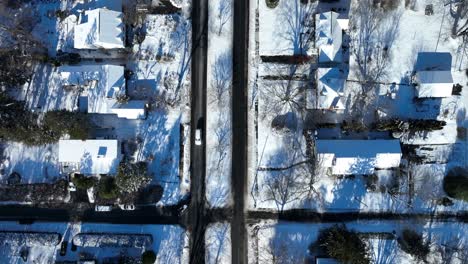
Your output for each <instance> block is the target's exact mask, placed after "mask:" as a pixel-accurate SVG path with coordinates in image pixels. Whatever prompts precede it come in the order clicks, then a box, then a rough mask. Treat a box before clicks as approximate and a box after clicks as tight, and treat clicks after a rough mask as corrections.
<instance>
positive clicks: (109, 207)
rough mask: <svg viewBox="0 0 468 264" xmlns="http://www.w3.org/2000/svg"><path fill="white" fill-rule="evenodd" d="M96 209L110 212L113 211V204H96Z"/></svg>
mask: <svg viewBox="0 0 468 264" xmlns="http://www.w3.org/2000/svg"><path fill="white" fill-rule="evenodd" d="M94 210H95V211H96V212H110V211H112V205H96V207H95V208H94Z"/></svg>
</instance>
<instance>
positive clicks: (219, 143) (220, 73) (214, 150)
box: [205, 0, 233, 207]
mask: <svg viewBox="0 0 468 264" xmlns="http://www.w3.org/2000/svg"><path fill="white" fill-rule="evenodd" d="M232 8H233V7H232V1H231V0H220V1H210V2H209V9H208V25H209V27H208V28H209V29H208V59H207V60H208V62H207V63H208V76H207V117H206V160H207V162H206V178H205V183H206V198H207V201H208V205H209V206H211V207H225V206H229V205H230V204H231V203H232V194H231V153H232V148H231V144H232V125H231V120H232V118H231V117H232V109H231V94H232V91H231V89H232V41H233V40H232V34H233V25H232V16H233V11H232Z"/></svg>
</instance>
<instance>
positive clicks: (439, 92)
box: [416, 71, 453, 97]
mask: <svg viewBox="0 0 468 264" xmlns="http://www.w3.org/2000/svg"><path fill="white" fill-rule="evenodd" d="M416 83H417V84H418V85H417V86H416V90H417V96H418V97H449V96H451V95H452V88H453V78H452V72H451V71H419V72H417V73H416Z"/></svg>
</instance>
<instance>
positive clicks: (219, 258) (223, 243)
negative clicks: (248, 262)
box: [205, 222, 232, 264]
mask: <svg viewBox="0 0 468 264" xmlns="http://www.w3.org/2000/svg"><path fill="white" fill-rule="evenodd" d="M231 260H232V258H231V225H230V224H229V223H224V222H222V223H214V224H210V225H209V226H208V228H207V229H206V232H205V262H206V263H207V264H221V263H222V264H228V263H231Z"/></svg>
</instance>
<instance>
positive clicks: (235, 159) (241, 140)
mask: <svg viewBox="0 0 468 264" xmlns="http://www.w3.org/2000/svg"><path fill="white" fill-rule="evenodd" d="M248 48H249V0H235V1H234V45H233V80H232V81H233V91H232V125H233V126H232V127H233V131H232V138H233V142H232V181H231V182H232V190H233V194H234V208H233V216H232V221H231V243H232V263H236V264H237V263H247V234H246V233H247V232H246V229H245V212H244V210H245V208H244V205H245V194H246V182H247V144H248V142H247V110H248V109H247V107H248V97H247V94H248Z"/></svg>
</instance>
